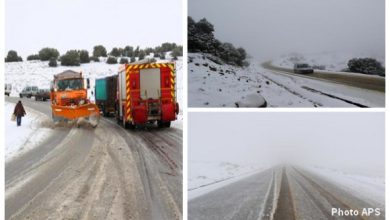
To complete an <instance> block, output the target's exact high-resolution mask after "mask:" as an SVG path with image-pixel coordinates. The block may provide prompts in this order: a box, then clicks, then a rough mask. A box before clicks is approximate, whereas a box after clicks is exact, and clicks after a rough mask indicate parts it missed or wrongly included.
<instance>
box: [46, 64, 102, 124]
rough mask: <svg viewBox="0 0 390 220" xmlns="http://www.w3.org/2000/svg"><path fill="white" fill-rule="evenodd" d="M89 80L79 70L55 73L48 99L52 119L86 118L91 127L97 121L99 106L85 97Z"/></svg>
mask: <svg viewBox="0 0 390 220" xmlns="http://www.w3.org/2000/svg"><path fill="white" fill-rule="evenodd" d="M88 88H89V80H84V78H83V75H82V73H81V72H75V71H72V70H67V71H64V72H62V73H59V74H57V75H54V79H53V81H52V83H51V89H50V90H51V91H50V99H51V108H52V116H53V120H54V121H64V122H68V121H76V122H77V123H79V120H83V119H85V120H87V121H88V122H89V123H90V124H91V125H92V126H93V127H96V126H97V124H98V123H99V117H100V115H99V108H98V107H97V106H96V105H95V104H94V103H91V102H90V100H89V99H88V97H87V89H88Z"/></svg>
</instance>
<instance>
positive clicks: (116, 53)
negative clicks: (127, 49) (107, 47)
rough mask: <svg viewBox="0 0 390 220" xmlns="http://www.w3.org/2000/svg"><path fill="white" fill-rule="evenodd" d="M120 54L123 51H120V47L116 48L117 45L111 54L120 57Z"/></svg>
mask: <svg viewBox="0 0 390 220" xmlns="http://www.w3.org/2000/svg"><path fill="white" fill-rule="evenodd" d="M120 55H121V51H119V49H118V48H116V47H114V48H112V50H111V52H110V56H113V57H119V56H120Z"/></svg>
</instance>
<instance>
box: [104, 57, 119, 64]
mask: <svg viewBox="0 0 390 220" xmlns="http://www.w3.org/2000/svg"><path fill="white" fill-rule="evenodd" d="M117 63H118V59H117V58H116V57H108V59H107V64H117Z"/></svg>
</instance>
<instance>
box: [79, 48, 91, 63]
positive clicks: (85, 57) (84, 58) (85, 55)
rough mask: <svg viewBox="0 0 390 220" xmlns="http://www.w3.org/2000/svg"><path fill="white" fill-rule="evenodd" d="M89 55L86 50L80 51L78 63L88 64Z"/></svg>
mask: <svg viewBox="0 0 390 220" xmlns="http://www.w3.org/2000/svg"><path fill="white" fill-rule="evenodd" d="M89 62H90V59H89V53H88V51H86V50H81V51H80V63H89Z"/></svg>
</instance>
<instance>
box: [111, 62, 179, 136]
mask: <svg viewBox="0 0 390 220" xmlns="http://www.w3.org/2000/svg"><path fill="white" fill-rule="evenodd" d="M117 94H118V101H117V103H118V107H117V114H116V117H117V120H118V123H122V124H123V126H124V127H125V128H133V127H134V126H136V125H145V124H147V123H155V122H157V125H158V127H170V126H171V121H174V120H176V118H177V114H178V113H179V105H178V103H177V101H176V75H175V64H174V63H150V62H149V61H148V60H143V61H140V62H137V63H131V64H125V65H123V66H121V67H120V68H119V74H118V93H117Z"/></svg>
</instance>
